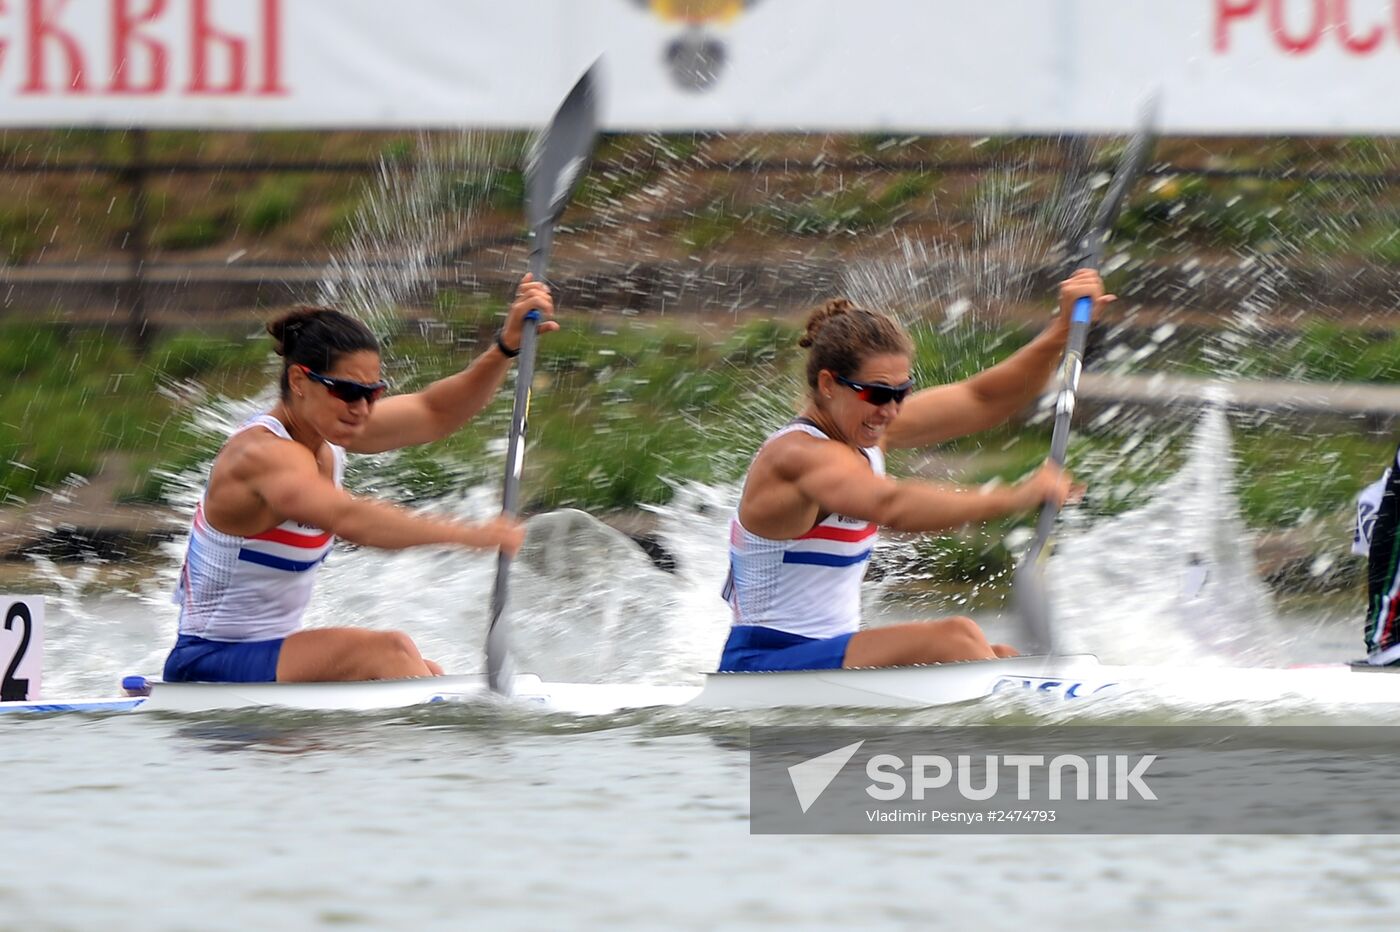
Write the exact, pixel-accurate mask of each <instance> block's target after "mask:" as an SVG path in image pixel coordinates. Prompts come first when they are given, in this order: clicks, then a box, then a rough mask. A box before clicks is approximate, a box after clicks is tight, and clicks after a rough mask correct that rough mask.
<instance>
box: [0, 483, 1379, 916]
mask: <svg viewBox="0 0 1400 932" xmlns="http://www.w3.org/2000/svg"><path fill="white" fill-rule="evenodd" d="M690 494H691V495H692V496H693V497H692V498H689V499H685V498H683V500H682V501H681V502H680V503H679V504H678V505H677V507H676V508H675V509H674V510H673V511H672V512H670V513H669V514H663V515H662V516H661V517H662V539H663V541H664V542H666V544H667V545H668V547H669V548H670V549H671V551H672V552H673V553H675V554H677V556H678V557H679V558H680V559H679V562H680V564H681V565H680V568H679V572H677V573H675V574H668V573H663V572H660V571H658V570H656V569H655V568H654V567H652V566H651V565H650V563H649V562H648V561H647V560H646V559H645V557H644V556H642V555H641V554H640V551H636V550H635V549H634V548H631V547H630V545H629V544H627V543H626V542H625V541H623V540H620V539H618V538H617V537H616V535H611V534H609V533H608V532H605V531H601V530H599V529H598V528H597V527H596V526H593V525H592V524H590V523H588V522H582V523H572V524H571V523H568V522H565V523H564V524H563V525H560V524H558V523H557V522H556V523H554V524H551V523H550V522H548V521H546V522H543V523H541V524H540V525H539V526H538V527H537V528H535V529H533V530H532V535H531V540H532V544H531V548H532V549H531V551H530V552H528V553H526V554H525V555H524V556H523V557H522V559H521V561H520V562H519V565H518V573H517V574H516V575H515V576H514V577H513V579H514V582H513V589H512V591H513V599H514V605H515V606H516V608H515V612H514V617H515V619H516V624H515V627H516V629H517V632H518V637H517V644H518V646H519V648H520V652H521V654H522V657H523V658H524V662H523V663H522V666H523V667H524V668H532V669H536V670H538V671H539V672H542V673H544V674H545V675H546V676H547V677H549V678H559V679H575V680H592V681H610V680H616V681H632V680H646V681H650V682H677V683H680V682H694V681H695V679H696V677H697V676H698V672H699V671H701V670H704V669H707V668H710V667H711V666H712V664H713V662H714V658H715V656H716V654H717V651H718V646H719V643H720V641H722V639H723V635H724V626H725V625H726V624H727V617H726V616H727V611H726V609H725V606H724V605H723V603H722V602H721V601H720V600H719V599H718V598H717V596H716V593H715V592H714V587H715V581H716V580H717V579H719V578H720V577H722V567H723V563H724V550H723V540H724V535H723V532H722V527H723V521H724V511H723V509H722V508H721V507H719V505H720V504H722V503H716V502H713V501H707V500H705V498H704V495H705V493H702V492H699V491H697V492H693V493H690ZM444 507H453V508H458V509H461V510H464V511H468V512H477V511H481V510H483V509H487V508H489V503H488V502H487V501H486V500H485V499H482V500H480V501H478V500H477V499H475V498H471V497H468V498H467V499H464V500H462V501H461V502H456V503H453V504H452V505H450V506H444ZM175 555H176V554H175V552H173V551H172V552H171V553H169V554H166V555H163V556H160V557H158V558H155V559H153V560H152V561H151V562H150V564H149V565H147V566H145V567H144V568H142V569H141V571H140V572H138V573H135V574H132V575H124V574H122V573H119V572H116V571H115V570H114V568H111V567H107V568H101V567H90V566H89V567H83V566H79V567H73V566H66V567H59V566H54V565H46V564H42V563H40V564H36V565H34V566H32V567H28V568H23V569H19V570H15V569H12V570H11V571H10V572H9V574H8V575H7V577H6V579H5V587H6V588H7V589H8V590H9V591H12V592H20V591H31V592H32V591H43V592H44V593H45V594H46V595H47V597H48V620H47V631H48V664H47V678H46V681H45V682H46V692H47V693H49V694H50V695H61V696H64V695H66V696H72V695H77V694H86V695H98V694H110V693H111V692H112V691H113V685H114V683H115V682H116V678H117V677H118V676H120V675H121V674H123V673H129V672H153V671H157V670H158V669H159V663H160V660H161V659H162V657H163V654H164V651H165V649H166V647H167V645H168V644H169V643H170V641H171V640H172V639H173V631H174V608H173V606H171V605H170V604H169V602H168V586H169V583H170V582H171V580H172V577H173V573H174V571H175V566H176V559H175ZM492 572H493V562H492V561H491V560H489V559H485V558H473V557H464V556H462V555H461V554H447V553H434V552H416V553H406V554H390V555H385V554H379V553H371V552H367V551H338V552H337V554H336V555H335V556H333V558H332V560H331V561H330V562H329V563H328V565H327V566H326V568H325V572H324V574H323V575H324V578H323V579H322V580H321V581H320V583H319V584H318V585H319V590H318V595H317V599H316V607H315V609H314V610H313V612H312V617H311V619H310V621H311V623H313V624H324V623H332V622H347V623H350V622H352V623H357V624H371V625H378V626H390V625H392V626H398V627H403V628H405V629H407V630H409V631H411V632H412V633H413V634H414V635H415V637H417V638H418V640H419V641H420V643H422V644H423V645H424V648H425V652H426V653H428V654H429V655H430V656H436V657H437V658H438V659H440V660H441V661H443V662H444V664H445V665H446V666H447V667H448V668H449V670H451V671H453V672H466V671H470V670H474V669H477V668H478V667H479V663H480V653H479V649H478V647H477V645H479V644H480V643H481V638H482V633H483V630H484V625H485V620H486V598H487V597H486V593H487V592H489V583H490V579H491V574H492ZM882 587H885V588H886V589H887V588H888V587H887V585H886V584H884V583H881V584H877V585H875V586H873V587H872V589H873V591H874V592H875V593H876V594H878V593H879V592H880V591H882ZM1085 597H1086V598H1087V599H1088V600H1089V601H1091V602H1096V603H1097V604H1098V605H1101V606H1102V605H1106V604H1111V603H1107V602H1105V601H1103V600H1094V599H1093V598H1092V593H1086V594H1085ZM870 607H871V610H872V612H873V613H874V614H876V615H877V616H882V617H896V616H901V615H903V616H905V617H907V616H908V615H909V614H916V615H917V614H920V613H921V612H922V610H923V606H922V605H919V606H913V607H910V606H902V605H900V604H898V603H893V604H892V603H888V602H885V603H875V602H872V605H871V606H870ZM984 620H986V621H988V623H989V624H990V625H991V626H992V627H993V629H994V630H995V631H999V632H1000V633H1004V634H1005V635H1007V636H1012V635H1014V631H1012V630H1009V629H1006V628H1003V627H1001V626H1002V625H1003V624H1004V623H1003V622H1000V621H999V620H998V619H996V618H995V617H994V616H992V615H990V614H989V615H987V616H985V618H984ZM1137 620H1138V621H1141V619H1140V618H1138V619H1137ZM1274 621H1275V623H1276V624H1277V625H1279V627H1277V628H1274V629H1271V630H1272V631H1274V632H1275V635H1274V636H1277V632H1279V631H1281V632H1283V635H1282V636H1281V637H1277V639H1278V640H1279V641H1280V643H1282V644H1285V645H1286V649H1287V653H1288V654H1289V659H1292V660H1301V661H1323V660H1339V659H1345V658H1347V657H1349V656H1352V655H1354V654H1355V653H1356V646H1357V643H1358V640H1359V637H1358V633H1357V629H1356V626H1355V625H1354V624H1353V623H1352V622H1350V621H1346V620H1339V619H1334V618H1331V617H1328V616H1325V615H1320V614H1318V613H1316V612H1314V613H1311V614H1304V615H1298V616H1285V617H1283V619H1282V620H1281V621H1280V620H1279V619H1278V618H1275V619H1274ZM1106 637H1107V639H1109V640H1111V642H1112V643H1105V644H1102V645H1100V647H1101V648H1103V649H1105V650H1106V651H1107V652H1108V653H1112V652H1113V651H1114V650H1122V649H1124V648H1126V649H1127V650H1128V652H1129V653H1131V652H1132V647H1133V644H1134V643H1135V639H1141V638H1146V639H1148V640H1150V635H1147V634H1144V633H1143V626H1142V625H1141V624H1129V625H1124V626H1122V627H1120V628H1118V629H1117V630H1116V631H1115V632H1114V633H1112V634H1110V635H1107V636H1106ZM1281 714H1282V713H1280V715H1281ZM1100 715H1101V716H1102V715H1106V716H1107V718H1106V720H1107V721H1114V720H1115V719H1114V713H1113V712H1112V711H1111V709H1110V711H1108V712H1106V713H1100ZM1064 718H1065V713H1064V711H1063V706H1062V705H1056V706H1048V705H1036V704H1035V703H1034V702H1030V701H1027V700H1023V699H1017V698H1007V699H1005V700H1004V701H1002V700H1001V698H1000V697H999V698H998V700H997V701H996V702H988V703H983V704H977V705H971V706H962V707H957V708H950V709H938V710H923V711H919V712H914V713H878V714H861V715H856V714H854V713H849V712H846V713H835V712H825V713H818V712H812V713H803V714H801V715H798V714H795V713H791V712H787V713H776V712H768V713H759V714H751V715H740V714H736V713H701V712H689V711H684V710H650V711H646V710H644V711H639V712H632V713H624V714H618V715H614V716H610V717H605V718H595V719H573V718H567V717H561V716H551V715H544V714H541V713H539V712H536V711H533V710H526V709H517V708H512V707H508V706H502V705H498V704H482V705H451V706H434V707H426V708H423V709H419V710H413V711H409V712H399V713H388V714H374V715H331V714H301V713H298V714H290V713H265V712H263V713H241V714H220V715H199V716H165V715H155V714H151V715H121V714H113V715H95V716H79V715H66V716H53V717H33V718H30V717H21V716H13V715H9V716H0V747H3V749H4V751H3V753H4V764H3V774H4V785H5V789H6V792H5V795H4V800H5V803H4V816H3V825H4V828H3V830H0V837H3V839H4V847H5V850H6V851H7V853H8V855H9V857H8V859H7V869H6V870H5V871H4V873H3V876H0V928H3V929H91V928H95V927H99V926H112V925H120V926H122V927H139V928H145V929H241V928H248V927H254V926H259V925H262V926H269V927H275V928H319V927H337V928H340V927H349V928H356V927H371V928H406V929H407V928H412V929H418V928H443V929H449V928H464V927H484V928H502V929H542V928H573V927H603V926H606V927H611V928H637V929H652V928H683V929H709V928H716V927H726V928H749V927H758V926H781V927H789V928H804V929H805V928H841V929H851V928H855V927H859V928H867V927H868V928H913V927H928V926H930V925H936V926H938V927H943V928H968V927H972V926H977V927H984V928H985V927H989V928H1025V927H1036V928H1041V927H1046V926H1050V927H1067V926H1073V927H1105V926H1109V925H1122V926H1130V927H1151V928H1179V927H1182V926H1184V925H1187V924H1192V925H1203V926H1207V927H1235V928H1257V927H1265V926H1278V927H1284V928H1305V927H1312V926H1319V925H1324V924H1325V925H1329V926H1332V925H1338V926H1340V925H1346V926H1366V925H1377V926H1379V925H1380V924H1381V922H1382V921H1384V919H1385V918H1386V917H1387V916H1388V915H1391V914H1393V910H1394V908H1395V907H1396V906H1397V900H1400V895H1397V893H1396V892H1395V890H1396V886H1395V884H1394V883H1392V882H1391V877H1390V876H1389V874H1390V873H1391V872H1390V871H1389V870H1388V867H1387V865H1389V864H1390V863H1392V862H1393V861H1394V860H1395V859H1396V857H1397V856H1400V841H1397V840H1396V839H1395V838H1393V837H1389V836H1367V837H1360V836H1331V837H1301V836H1300V837H1278V836H1260V837H1254V836H1167V837H1150V836H1082V837H1025V836H1014V835H1013V836H993V837H968V836H955V835H924V836H906V837H892V836H815V837H808V836H800V837H799V836H754V835H750V834H749V824H748V810H749V796H748V792H749V784H748V754H747V751H746V750H745V748H744V741H745V739H746V735H747V729H748V728H749V727H750V726H751V725H754V724H770V723H774V722H780V723H812V724H815V723H832V722H835V723H851V724H870V723H878V724H882V725H898V724H930V723H954V724H957V723H961V724H973V723H983V722H1001V723H1019V724H1024V723H1037V722H1044V723H1047V724H1048V723H1053V722H1060V721H1063V720H1064ZM1124 720H1131V721H1134V722H1152V723H1170V722H1173V721H1191V722H1193V723H1196V724H1201V723H1203V722H1216V721H1222V722H1223V721H1241V720H1244V721H1271V720H1274V721H1286V722H1297V721H1301V720H1306V721H1319V722H1334V723H1345V722H1353V721H1357V720H1358V719H1357V718H1356V716H1354V715H1353V714H1352V713H1351V711H1350V710H1346V709H1335V708H1333V709H1319V710H1313V711H1312V712H1310V713H1309V714H1308V715H1307V716H1305V717H1304V718H1302V719H1300V718H1299V717H1298V714H1297V713H1296V711H1293V712H1289V713H1288V716H1287V717H1285V718H1277V717H1276V718H1274V719H1271V718H1270V711H1269V710H1267V709H1264V710H1260V709H1246V710H1239V709H1192V710H1184V711H1183V710H1180V709H1165V708H1163V709H1158V710H1151V709H1149V710H1143V709H1141V708H1140V707H1139V708H1135V709H1134V710H1132V712H1131V714H1130V715H1128V716H1126V718H1125V719H1124ZM1369 723H1373V724H1374V723H1376V722H1375V720H1374V719H1373V720H1371V721H1370V722H1369ZM1378 805H1382V806H1383V805H1385V803H1384V801H1378Z"/></svg>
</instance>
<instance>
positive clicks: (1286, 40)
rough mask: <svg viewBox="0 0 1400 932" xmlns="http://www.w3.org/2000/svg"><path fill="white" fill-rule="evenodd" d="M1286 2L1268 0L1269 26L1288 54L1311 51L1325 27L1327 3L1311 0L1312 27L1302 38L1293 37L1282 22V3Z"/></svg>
mask: <svg viewBox="0 0 1400 932" xmlns="http://www.w3.org/2000/svg"><path fill="white" fill-rule="evenodd" d="M1287 2H1288V0H1269V28H1270V29H1271V30H1272V32H1273V34H1274V38H1275V39H1277V40H1278V44H1279V45H1280V46H1282V47H1283V50H1284V51H1285V52H1287V53H1288V54H1290V55H1301V54H1302V53H1304V52H1309V51H1311V50H1312V47H1313V46H1315V45H1317V40H1318V39H1320V38H1322V33H1323V32H1324V31H1325V30H1326V29H1327V4H1326V2H1325V0H1311V3H1312V8H1313V15H1312V27H1311V28H1310V29H1309V30H1308V32H1307V34H1306V35H1304V36H1303V38H1301V39H1295V38H1293V37H1292V36H1291V35H1289V34H1288V30H1287V24H1286V23H1285V22H1284V15H1283V11H1284V4H1285V3H1287Z"/></svg>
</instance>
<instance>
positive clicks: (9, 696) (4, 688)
mask: <svg viewBox="0 0 1400 932" xmlns="http://www.w3.org/2000/svg"><path fill="white" fill-rule="evenodd" d="M15 622H19V623H20V625H21V626H22V627H21V629H20V636H19V646H18V647H17V648H15V653H14V656H13V657H11V658H10V665H9V666H8V667H6V668H5V678H4V679H3V680H0V702H10V701H14V700H21V699H28V698H29V680H27V679H22V680H20V679H15V671H16V670H18V669H19V665H20V664H21V663H22V662H23V661H24V655H25V654H26V653H27V652H28V651H29V633H30V630H31V627H32V625H33V624H34V618H33V616H32V615H31V614H30V613H29V606H28V605H25V604H24V603H23V602H14V603H12V604H11V605H10V607H9V608H8V609H6V610H5V630H6V631H12V630H14V625H15Z"/></svg>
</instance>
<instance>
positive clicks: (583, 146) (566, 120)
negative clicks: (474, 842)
mask: <svg viewBox="0 0 1400 932" xmlns="http://www.w3.org/2000/svg"><path fill="white" fill-rule="evenodd" d="M597 72H598V64H597V63H596V62H595V63H594V64H593V65H592V67H590V68H589V69H588V70H587V71H586V72H584V75H583V77H581V78H579V80H578V83H577V84H575V85H574V87H573V90H571V91H569V96H567V97H565V98H564V102H563V103H562V104H560V105H559V110H558V111H557V112H556V113H555V114H554V119H553V120H551V121H550V123H549V127H548V129H546V130H545V134H544V136H543V137H542V138H541V139H540V140H539V141H538V143H537V145H535V146H534V148H533V149H532V150H531V152H530V155H529V156H528V158H527V160H526V163H525V212H526V215H527V217H528V219H529V222H530V235H531V238H532V244H531V248H530V274H531V275H533V276H534V278H535V281H539V282H543V281H546V278H545V269H546V267H547V266H548V265H549V252H550V247H551V246H553V244H554V225H555V223H556V222H557V221H558V220H559V216H560V215H561V214H563V212H564V207H565V205H567V204H568V203H569V197H570V196H571V195H572V194H573V192H574V188H575V187H577V186H578V183H579V181H580V180H581V179H582V178H583V176H584V174H586V169H587V167H588V159H589V156H590V155H591V154H592V152H593V146H594V143H595V141H596V139H597V136H598V104H597V96H598V91H597V85H598V77H597ZM539 320H540V315H539V313H538V312H536V311H531V312H530V313H529V314H527V315H526V316H525V326H524V328H523V329H522V331H521V334H520V356H519V358H518V359H517V360H516V366H517V368H516V373H515V408H514V409H513V411H512V412H511V417H510V438H509V440H508V442H507V444H506V479H505V490H504V493H503V495H502V508H503V510H504V511H505V513H506V514H509V515H514V514H515V513H516V510H517V508H518V505H519V502H518V499H519V497H520V471H521V468H522V467H523V466H524V463H525V429H526V418H527V416H528V415H529V410H530V383H531V381H532V380H533V379H534V377H535V339H536V336H537V335H538V330H537V328H538V326H539ZM510 564H511V558H510V557H508V556H506V554H505V553H502V554H501V556H500V562H499V563H498V564H497V565H496V585H495V588H494V589H493V590H492V593H491V625H490V627H489V628H487V630H486V678H487V681H488V682H489V683H490V685H491V688H492V689H493V690H495V691H496V692H498V693H509V692H510V686H511V671H510V636H509V631H508V626H507V624H506V621H505V610H506V597H507V594H508V593H507V586H508V583H509V579H510Z"/></svg>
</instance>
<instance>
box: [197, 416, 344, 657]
mask: <svg viewBox="0 0 1400 932" xmlns="http://www.w3.org/2000/svg"><path fill="white" fill-rule="evenodd" d="M257 428H260V429H263V430H268V431H271V432H272V433H274V434H276V435H277V436H279V437H281V438H282V439H284V440H291V439H292V438H291V435H290V434H288V433H287V428H286V427H284V426H282V422H281V421H279V420H277V419H276V418H275V417H273V416H272V415H270V414H259V415H257V416H256V417H254V418H251V419H249V420H248V421H246V422H245V423H244V424H242V425H241V426H239V428H238V429H237V430H235V431H234V432H233V434H231V435H230V437H233V436H237V435H238V434H241V433H242V432H243V431H245V430H253V429H257ZM328 446H330V448H331V451H332V453H333V454H334V455H335V467H334V478H335V484H336V485H337V486H339V485H340V484H341V482H342V479H343V478H344V474H345V450H344V449H342V448H341V447H338V446H336V445H335V444H328ZM208 494H209V493H208V489H206V490H205V496H207V495H208ZM334 543H335V538H334V537H333V536H332V535H331V534H329V533H327V532H326V531H323V530H321V529H320V528H314V527H308V526H306V525H302V524H297V523H296V522H295V521H283V522H282V523H281V524H279V525H278V526H277V527H275V528H272V529H271V530H269V531H264V532H263V533H261V534H257V535H255V536H253V537H236V536H234V535H232V534H225V533H223V532H222V531H218V530H215V529H214V528H213V527H211V526H210V525H209V522H208V521H207V520H206V519H205V517H204V496H201V497H200V501H199V504H198V505H196V506H195V510H194V525H193V527H192V528H191V530H190V542H189V547H188V549H187V550H186V551H185V565H184V568H183V569H181V571H180V584H179V587H178V588H177V589H176V590H175V596H174V598H173V599H172V600H171V601H173V602H175V603H176V604H178V605H179V606H180V633H181V634H192V635H195V636H196V637H201V638H205V639H207V640H210V641H266V640H270V639H272V638H281V637H286V636H287V635H289V634H293V633H295V632H296V631H297V629H298V628H300V627H301V616H302V614H303V613H304V612H305V611H306V606H307V603H309V602H310V601H311V590H312V588H313V586H314V584H315V582H316V572H315V571H316V569H317V567H319V566H320V565H321V562H322V561H323V560H325V559H326V556H327V554H329V553H330V552H331V547H332V545H333V544H334Z"/></svg>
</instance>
